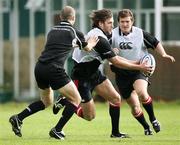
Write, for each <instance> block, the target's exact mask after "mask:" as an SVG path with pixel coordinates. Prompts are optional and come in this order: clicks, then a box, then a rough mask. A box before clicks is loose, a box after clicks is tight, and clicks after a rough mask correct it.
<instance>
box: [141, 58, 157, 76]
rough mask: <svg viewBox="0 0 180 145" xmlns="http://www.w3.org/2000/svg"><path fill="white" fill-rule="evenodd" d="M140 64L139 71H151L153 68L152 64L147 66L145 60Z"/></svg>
mask: <svg viewBox="0 0 180 145" xmlns="http://www.w3.org/2000/svg"><path fill="white" fill-rule="evenodd" d="M140 66H141V71H142V72H144V73H151V72H153V71H154V69H155V68H154V67H153V66H148V65H147V62H146V61H145V62H143V63H141V64H140Z"/></svg>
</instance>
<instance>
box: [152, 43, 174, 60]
mask: <svg viewBox="0 0 180 145" xmlns="http://www.w3.org/2000/svg"><path fill="white" fill-rule="evenodd" d="M155 50H156V51H157V52H158V53H159V54H160V55H161V56H162V57H163V58H167V59H170V60H171V62H175V58H174V57H173V56H171V55H169V54H167V53H166V51H165V50H164V47H163V46H162V44H161V43H158V45H157V46H156V49H155Z"/></svg>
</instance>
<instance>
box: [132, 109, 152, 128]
mask: <svg viewBox="0 0 180 145" xmlns="http://www.w3.org/2000/svg"><path fill="white" fill-rule="evenodd" d="M134 117H135V118H136V119H137V121H138V122H139V123H140V124H141V125H142V126H143V128H144V129H148V128H149V125H148V123H147V122H146V119H145V117H144V114H143V112H142V111H140V112H139V113H138V114H137V115H134Z"/></svg>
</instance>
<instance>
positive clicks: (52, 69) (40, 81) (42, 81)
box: [34, 62, 71, 90]
mask: <svg viewBox="0 0 180 145" xmlns="http://www.w3.org/2000/svg"><path fill="white" fill-rule="evenodd" d="M34 74H35V78H36V82H37V85H38V87H39V88H40V89H46V88H49V87H51V88H52V89H53V90H57V89H60V88H62V87H63V86H65V85H66V84H68V83H69V82H70V81H71V79H70V77H69V76H68V75H67V74H66V72H65V70H64V68H62V67H61V66H59V65H57V64H52V63H41V62H37V63H36V66H35V70H34Z"/></svg>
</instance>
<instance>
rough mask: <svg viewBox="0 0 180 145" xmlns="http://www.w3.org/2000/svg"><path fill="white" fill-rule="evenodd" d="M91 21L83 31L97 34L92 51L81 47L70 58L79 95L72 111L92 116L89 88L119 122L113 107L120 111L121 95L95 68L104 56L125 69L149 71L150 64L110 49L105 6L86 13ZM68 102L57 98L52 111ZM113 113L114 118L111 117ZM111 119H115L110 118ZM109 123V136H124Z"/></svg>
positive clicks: (109, 17)
mask: <svg viewBox="0 0 180 145" xmlns="http://www.w3.org/2000/svg"><path fill="white" fill-rule="evenodd" d="M90 18H91V20H92V22H93V29H92V30H90V31H89V32H88V34H87V38H89V37H90V36H98V38H99V41H98V43H97V45H96V46H95V47H94V50H92V51H90V52H88V53H87V52H85V51H83V50H78V49H75V50H74V52H73V57H72V58H73V60H74V61H75V65H74V67H73V70H72V79H73V80H74V82H75V84H76V86H77V88H78V91H79V92H80V95H81V97H82V102H81V105H80V107H79V108H78V110H77V112H76V114H77V115H78V116H80V117H82V118H84V119H86V120H89V121H90V120H92V119H93V118H94V117H95V106H94V101H93V98H92V95H91V93H92V91H93V90H94V91H96V93H97V94H98V95H100V96H102V97H104V98H105V99H106V100H108V101H109V102H110V109H109V112H110V116H111V117H112V118H113V119H112V124H114V122H116V121H117V120H118V121H119V116H117V115H119V114H116V112H117V111H116V110H120V102H121V98H120V95H119V93H118V92H117V91H116V90H115V88H114V87H113V85H112V84H111V82H110V81H109V79H108V78H106V76H104V75H103V74H102V73H101V72H100V71H99V69H98V68H99V65H100V64H101V63H102V61H103V60H105V59H107V60H108V61H109V62H111V63H112V64H114V65H115V66H117V67H120V68H121V67H122V68H126V69H136V70H141V71H145V72H148V71H151V70H152V68H151V66H149V67H148V66H146V64H145V63H144V64H140V65H139V64H136V63H133V62H132V63H131V62H129V61H127V60H125V59H124V58H122V57H119V56H117V55H116V54H115V53H114V52H113V51H112V49H111V46H110V43H109V41H108V38H107V35H109V34H111V32H112V29H113V15H112V12H111V11H110V10H108V9H102V10H97V11H93V12H92V14H91V15H90ZM67 103H68V101H67V99H65V98H63V97H62V98H60V99H59V100H57V101H56V103H55V104H54V106H53V112H54V114H57V113H58V111H59V109H60V108H61V107H63V106H64V105H65V106H66V104H67ZM115 116H116V117H115ZM114 118H115V119H114ZM115 124H116V125H117V126H116V127H115V126H113V128H112V133H111V137H118V138H125V137H128V136H127V135H126V134H123V133H120V132H119V122H118V124H117V123H115Z"/></svg>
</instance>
